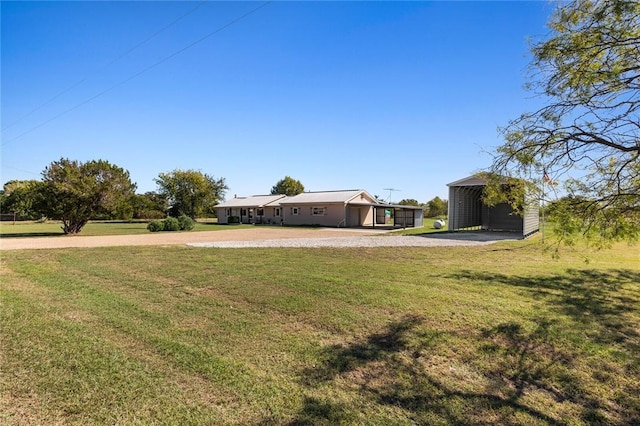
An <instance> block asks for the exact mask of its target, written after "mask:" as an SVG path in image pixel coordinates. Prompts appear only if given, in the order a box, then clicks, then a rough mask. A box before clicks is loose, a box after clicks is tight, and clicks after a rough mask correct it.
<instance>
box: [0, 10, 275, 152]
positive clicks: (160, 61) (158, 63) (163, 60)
mask: <svg viewBox="0 0 640 426" xmlns="http://www.w3.org/2000/svg"><path fill="white" fill-rule="evenodd" d="M270 3H271V1H268V2H265V3H262V4H261V5H260V6H258V7H255V8H253V9H251V10H250V11H248V12H246V13H245V14H243V15H241V16H239V17H238V18H235V19H234V20H232V21H230V22H228V23H226V24H225V25H223V26H221V27H220V28H218V29H216V30H213V31H211V32H210V33H208V34H207V35H205V36H204V37H201V38H199V39H198V40H196V41H194V42H192V43H190V44H188V45H187V46H185V47H183V48H182V49H180V50H178V51H176V52H174V53H172V54H171V55H169V56H166V57H164V58H162V59H160V60H159V61H157V62H155V63H153V64H151V65H149V66H148V67H147V68H144V69H143V70H141V71H138V72H137V73H135V74H133V75H132V76H130V77H127V78H126V79H124V80H122V81H120V82H118V83H116V84H114V85H113V86H111V87H109V88H107V89H105V90H103V91H102V92H100V93H98V94H97V95H94V96H92V97H90V98H89V99H86V100H85V101H82V102H80V103H79V104H77V105H75V106H73V107H71V108H69V109H67V110H65V111H62V112H61V113H60V114H58V115H55V116H53V117H51V118H50V119H48V120H45V121H43V122H42V123H40V124H38V125H37V126H35V127H32V128H31V129H29V130H27V131H26V132H24V133H21V134H19V135H18V136H16V137H14V138H11V139H9V140H8V141H6V142H4V143H3V144H2V145H0V146H5V145H8V144H9V143H11V142H13V141H15V140H17V139H20V138H21V137H23V136H25V135H27V134H29V133H31V132H33V131H35V130H37V129H39V128H40V127H42V126H44V125H46V124H49V123H50V122H52V121H53V120H56V119H58V118H60V117H62V116H63V115H66V114H68V113H70V112H72V111H75V110H76V109H78V108H80V107H81V106H83V105H86V104H88V103H89V102H91V101H93V100H94V99H96V98H99V97H100V96H102V95H104V94H105V93H107V92H110V91H112V90H113V89H115V88H117V87H120V86H122V85H123V84H125V83H127V82H129V81H131V80H133V79H134V78H136V77H138V76H139V75H141V74H144V73H145V72H147V71H149V70H151V69H153V68H155V67H157V66H158V65H160V64H162V63H164V62H166V61H168V60H169V59H171V58H173V57H175V56H177V55H179V54H180V53H182V52H184V51H185V50H187V49H190V48H192V47H193V46H195V45H197V44H199V43H202V42H203V41H205V40H206V39H208V38H209V37H211V36H214V35H216V34H218V33H220V32H222V31H224V30H226V29H227V28H229V27H230V26H232V25H234V24H236V23H238V22H240V21H241V20H243V19H244V18H246V17H248V16H249V15H252V14H253V13H255V12H257V11H258V10H260V9H262V8H263V7H265V6H266V5H268V4H270Z"/></svg>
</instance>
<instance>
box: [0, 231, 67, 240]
mask: <svg viewBox="0 0 640 426" xmlns="http://www.w3.org/2000/svg"><path fill="white" fill-rule="evenodd" d="M64 235H65V234H64V232H62V231H60V232H16V233H11V232H9V233H6V234H0V239H2V238H32V237H61V236H64Z"/></svg>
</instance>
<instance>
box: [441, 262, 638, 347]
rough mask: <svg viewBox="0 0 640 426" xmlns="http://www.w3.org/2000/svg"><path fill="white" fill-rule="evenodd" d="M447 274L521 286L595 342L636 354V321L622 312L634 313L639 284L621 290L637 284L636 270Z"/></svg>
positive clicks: (457, 277) (460, 277)
mask: <svg viewBox="0 0 640 426" xmlns="http://www.w3.org/2000/svg"><path fill="white" fill-rule="evenodd" d="M449 277H450V278H454V279H469V280H474V281H486V282H488V283H492V284H503V285H507V286H511V287H521V288H523V289H525V290H526V291H528V292H530V293H531V294H532V296H533V297H534V298H535V299H538V300H540V301H542V302H544V303H545V305H547V306H549V307H550V308H551V310H552V311H555V312H557V313H560V314H563V315H566V316H568V317H569V318H571V320H572V321H574V323H575V324H576V325H579V326H582V327H583V328H584V329H585V331H588V332H589V338H590V339H591V340H593V341H595V342H596V343H605V344H619V345H622V346H623V347H625V348H626V349H628V350H629V351H630V352H631V353H636V354H638V353H640V344H639V340H640V334H639V333H638V329H637V324H634V323H632V322H630V321H628V320H627V319H626V318H625V314H628V313H633V312H638V309H639V307H640V291H639V290H640V286H638V287H636V288H635V289H632V290H629V291H621V289H622V287H624V286H628V285H631V286H636V285H638V284H639V283H640V272H637V271H631V270H626V269H619V270H608V271H599V270H593V269H589V270H577V269H569V270H567V271H566V272H565V273H563V274H557V275H547V276H545V275H535V276H517V275H516V276H513V275H503V274H489V273H483V272H476V271H462V272H459V273H456V274H452V275H450V276H449Z"/></svg>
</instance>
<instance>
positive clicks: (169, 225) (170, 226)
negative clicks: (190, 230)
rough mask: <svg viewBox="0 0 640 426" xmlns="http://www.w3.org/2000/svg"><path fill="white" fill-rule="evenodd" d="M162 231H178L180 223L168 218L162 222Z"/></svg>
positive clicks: (173, 218)
mask: <svg viewBox="0 0 640 426" xmlns="http://www.w3.org/2000/svg"><path fill="white" fill-rule="evenodd" d="M164 230H165V231H179V230H180V222H178V219H176V218H175V217H168V218H166V219H165V220H164Z"/></svg>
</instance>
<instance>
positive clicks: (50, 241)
mask: <svg viewBox="0 0 640 426" xmlns="http://www.w3.org/2000/svg"><path fill="white" fill-rule="evenodd" d="M385 232H388V230H377V229H345V228H341V229H337V228H318V229H309V228H284V227H283V228H263V227H259V226H257V227H255V228H250V229H247V228H243V229H230V230H223V231H203V232H175V233H173V232H158V233H149V234H139V235H104V236H83V235H76V236H64V235H61V236H58V237H29V238H0V250H25V249H54V248H67V247H113V246H153V245H158V246H165V245H178V244H187V243H199V242H215V241H257V240H274V239H286V238H329V237H352V236H362V235H381V234H383V233H385Z"/></svg>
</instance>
